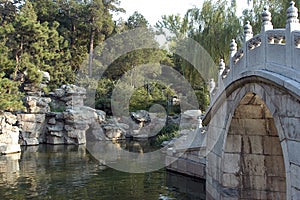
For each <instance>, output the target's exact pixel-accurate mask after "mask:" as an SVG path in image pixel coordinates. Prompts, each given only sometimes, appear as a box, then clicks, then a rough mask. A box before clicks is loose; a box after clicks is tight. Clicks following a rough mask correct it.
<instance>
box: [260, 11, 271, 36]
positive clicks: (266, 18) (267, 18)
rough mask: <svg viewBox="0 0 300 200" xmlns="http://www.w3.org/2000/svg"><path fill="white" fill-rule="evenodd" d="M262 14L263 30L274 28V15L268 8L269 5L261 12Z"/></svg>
mask: <svg viewBox="0 0 300 200" xmlns="http://www.w3.org/2000/svg"><path fill="white" fill-rule="evenodd" d="M261 16H262V20H263V23H262V27H261V32H266V31H268V30H272V29H273V24H272V21H271V20H272V15H271V13H270V11H269V9H268V7H264V11H263V12H262V14H261Z"/></svg>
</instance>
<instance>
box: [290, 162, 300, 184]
mask: <svg viewBox="0 0 300 200" xmlns="http://www.w3.org/2000/svg"><path fill="white" fill-rule="evenodd" d="M291 184H292V186H293V187H295V188H298V189H299V190H300V166H298V165H294V164H291Z"/></svg>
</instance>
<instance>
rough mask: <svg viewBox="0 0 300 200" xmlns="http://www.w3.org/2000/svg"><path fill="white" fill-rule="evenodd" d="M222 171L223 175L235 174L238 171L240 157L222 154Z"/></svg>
mask: <svg viewBox="0 0 300 200" xmlns="http://www.w3.org/2000/svg"><path fill="white" fill-rule="evenodd" d="M223 165H224V166H223V171H224V172H225V173H231V174H234V173H237V172H238V171H239V170H240V155H239V154H230V153H224V157H223Z"/></svg>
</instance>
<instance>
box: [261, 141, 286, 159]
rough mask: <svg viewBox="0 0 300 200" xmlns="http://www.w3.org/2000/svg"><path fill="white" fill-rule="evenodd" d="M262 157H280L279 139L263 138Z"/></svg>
mask: <svg viewBox="0 0 300 200" xmlns="http://www.w3.org/2000/svg"><path fill="white" fill-rule="evenodd" d="M263 143H264V155H276V156H280V155H282V149H281V144H280V141H279V137H264V141H263Z"/></svg>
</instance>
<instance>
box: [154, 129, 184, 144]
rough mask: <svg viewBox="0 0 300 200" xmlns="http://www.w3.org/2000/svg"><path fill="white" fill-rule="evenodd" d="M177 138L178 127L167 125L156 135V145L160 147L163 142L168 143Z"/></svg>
mask: <svg viewBox="0 0 300 200" xmlns="http://www.w3.org/2000/svg"><path fill="white" fill-rule="evenodd" d="M177 136H179V125H178V124H168V125H166V126H164V127H163V128H162V129H161V130H160V132H159V133H158V134H157V137H156V144H157V145H161V144H162V143H163V142H164V141H169V140H171V139H173V138H175V137H177Z"/></svg>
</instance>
